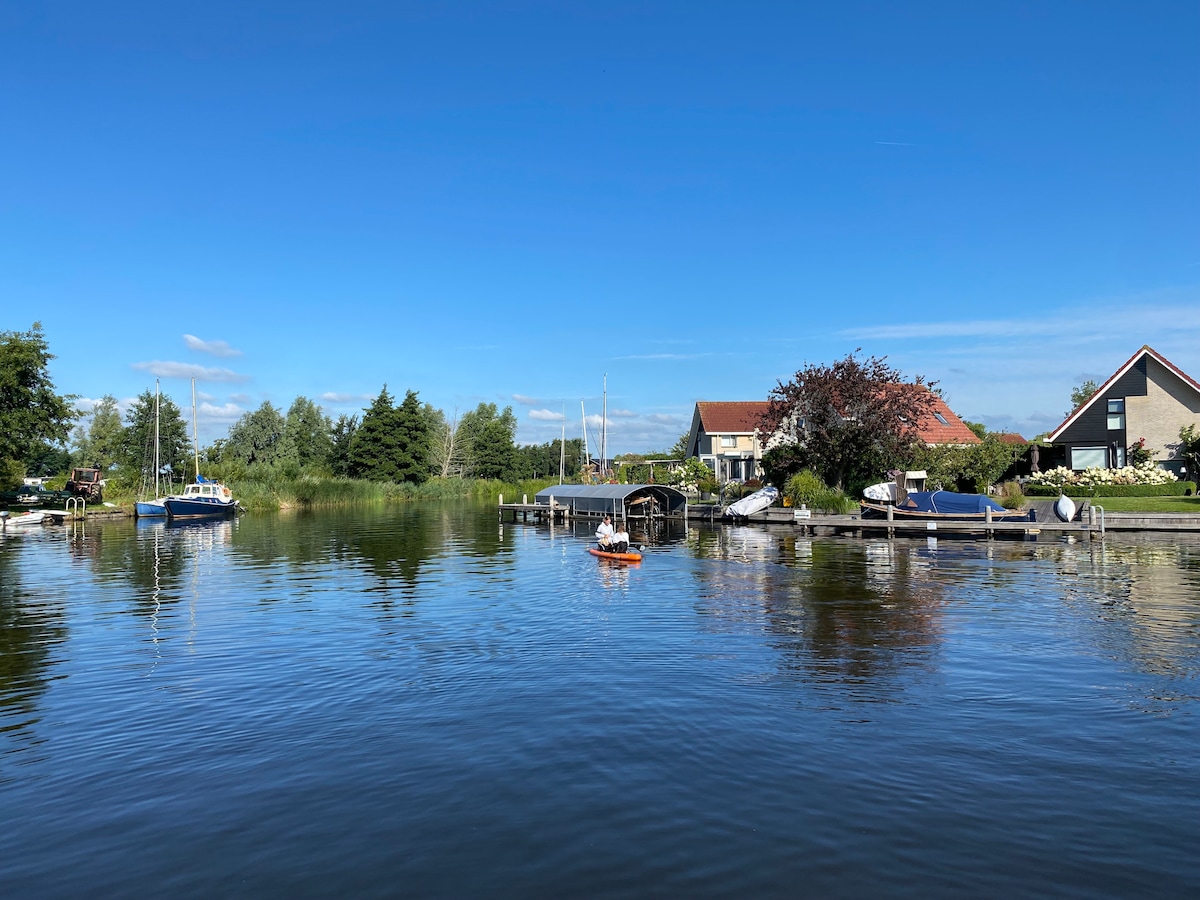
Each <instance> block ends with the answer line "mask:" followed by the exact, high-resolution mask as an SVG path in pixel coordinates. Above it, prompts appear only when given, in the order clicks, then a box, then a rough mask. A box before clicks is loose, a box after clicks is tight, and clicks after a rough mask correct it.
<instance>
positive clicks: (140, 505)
mask: <svg viewBox="0 0 1200 900" xmlns="http://www.w3.org/2000/svg"><path fill="white" fill-rule="evenodd" d="M158 413H159V389H158V379H155V380H154V499H153V500H139V501H137V503H136V504H135V505H134V508H133V514H134V515H135V516H136V517H137V518H139V519H155V518H161V517H163V516H165V515H166V514H167V507H166V506H165V505H164V501H165V500H166V498H165V497H164V496H163V495H162V494H160V493H159V492H158V474H159V470H160V469H161V468H162V465H161V463H160V461H159V435H158Z"/></svg>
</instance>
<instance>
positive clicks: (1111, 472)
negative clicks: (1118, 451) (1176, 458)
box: [1029, 462, 1179, 488]
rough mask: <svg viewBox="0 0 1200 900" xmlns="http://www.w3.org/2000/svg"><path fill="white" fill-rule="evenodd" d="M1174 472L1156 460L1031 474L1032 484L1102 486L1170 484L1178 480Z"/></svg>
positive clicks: (1051, 470)
mask: <svg viewBox="0 0 1200 900" xmlns="http://www.w3.org/2000/svg"><path fill="white" fill-rule="evenodd" d="M1178 480H1179V479H1178V478H1177V477H1176V475H1175V473H1174V472H1171V471H1168V470H1167V469H1160V468H1159V467H1158V465H1157V464H1156V463H1154V462H1144V463H1139V464H1138V465H1136V466H1122V467H1121V468H1119V469H1101V468H1098V467H1095V466H1093V467H1092V468H1090V469H1084V470H1083V471H1082V472H1074V471H1072V470H1071V469H1068V468H1067V467H1066V466H1059V467H1058V468H1057V469H1050V470H1049V471H1047V472H1035V473H1034V474H1033V475H1031V476H1029V481H1030V483H1032V484H1045V485H1049V486H1050V487H1056V488H1063V487H1084V488H1087V487H1100V486H1102V485H1110V484H1111V485H1117V484H1170V483H1171V482H1173V481H1178Z"/></svg>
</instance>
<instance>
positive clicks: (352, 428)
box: [327, 415, 358, 478]
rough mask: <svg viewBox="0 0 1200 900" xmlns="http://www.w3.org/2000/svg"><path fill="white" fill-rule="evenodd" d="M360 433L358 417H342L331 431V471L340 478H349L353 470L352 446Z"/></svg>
mask: <svg viewBox="0 0 1200 900" xmlns="http://www.w3.org/2000/svg"><path fill="white" fill-rule="evenodd" d="M356 431H358V416H347V415H340V416H338V417H337V421H336V422H334V423H333V426H332V427H331V428H330V429H329V456H328V459H327V461H328V463H329V470H330V471H331V472H332V473H333V474H334V475H336V476H338V477H339V478H348V477H350V474H351V472H352V470H353V466H351V464H350V446H351V445H352V444H353V443H354V433H355V432H356Z"/></svg>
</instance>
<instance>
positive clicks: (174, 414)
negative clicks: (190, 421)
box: [117, 390, 193, 483]
mask: <svg viewBox="0 0 1200 900" xmlns="http://www.w3.org/2000/svg"><path fill="white" fill-rule="evenodd" d="M158 459H159V465H160V466H161V467H162V468H163V470H164V472H165V473H169V474H170V475H171V476H172V477H173V478H175V479H182V480H185V481H186V480H187V478H188V475H189V474H190V473H191V471H192V468H193V463H192V438H191V435H190V434H189V433H188V425H187V422H186V421H185V420H184V418H183V414H182V413H181V412H180V410H179V407H178V406H177V405H176V403H175V401H174V400H172V399H171V398H170V397H169V396H167V395H166V394H161V395H160V396H159V398H158ZM117 462H118V464H119V465H120V466H121V468H122V469H124V470H126V472H128V473H129V474H130V476H131V477H133V478H134V480H135V481H136V480H138V477H139V476H143V475H144V476H146V480H147V481H148V482H151V483H152V482H153V480H154V392H153V391H150V390H145V391H142V393H141V394H139V395H138V396H137V398H136V399H135V400H134V401H133V403H131V404H130V405H129V409H128V410H126V411H125V431H124V435H123V441H122V443H121V450H120V453H119V454H118V457H117Z"/></svg>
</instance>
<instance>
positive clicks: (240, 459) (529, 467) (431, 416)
mask: <svg viewBox="0 0 1200 900" xmlns="http://www.w3.org/2000/svg"><path fill="white" fill-rule="evenodd" d="M155 404H156V399H155V395H154V394H153V392H151V391H145V392H144V393H142V394H141V395H140V396H139V397H138V398H137V399H136V400H135V401H134V402H133V404H132V405H131V406H130V408H129V410H128V411H127V413H126V416H125V420H124V422H122V420H121V417H120V414H119V412H118V410H117V402H116V400H115V399H114V398H113V397H111V396H109V397H105V398H104V399H103V400H101V401H100V402H99V403H98V404H97V406H96V407H95V409H94V411H93V413H92V415H91V420H90V422H89V423H88V426H87V427H86V428H85V427H84V426H83V425H80V426H79V427H77V428H76V429H75V432H74V434H73V440H72V442H73V445H74V449H73V452H72V453H71V461H72V462H74V463H75V464H77V465H89V466H96V467H98V468H101V469H103V470H104V471H106V472H108V473H110V481H115V482H116V485H114V486H115V487H118V488H121V487H124V488H127V489H134V488H136V487H137V485H138V484H140V483H142V482H145V481H149V480H152V479H153V465H154V464H153V460H154V445H155ZM157 404H158V427H157V434H158V454H159V463H160V470H161V472H162V473H163V474H165V475H167V476H170V477H173V479H174V480H175V481H179V480H185V481H186V480H190V479H191V476H192V474H193V470H194V463H193V449H192V446H191V439H190V437H189V428H188V425H187V423H186V421H185V419H184V417H183V415H182V413H181V411H180V408H179V406H178V405H177V404H176V403H175V402H174V401H173V400H172V399H171V398H170V397H169V396H167V395H165V394H164V395H161V396H160V397H159V398H158V400H157ZM516 431H517V419H516V416H515V415H514V414H513V411H512V407H505V408H504V409H503V410H500V409H498V408H497V407H496V404H494V403H480V404H479V405H478V406H477V407H475V408H474V409H472V410H470V411H469V412H466V413H464V414H462V415H461V416H460V415H457V413H456V414H455V415H453V416H451V417H447V416H446V415H445V414H444V413H443V412H442V411H441V410H440V409H437V408H435V407H434V406H432V405H431V404H428V403H421V402H420V400H419V398H418V396H417V393H416V392H415V391H408V392H407V393H406V394H405V396H404V399H403V400H402V401H401V402H399V403H396V402H395V400H394V399H393V397H392V395H391V394H390V393H389V392H388V389H387V386H386V385H384V387H383V390H382V391H381V392H380V394H379V396H378V397H376V398H375V400H374V401H373V402H372V403H371V405H370V406H369V407H368V408H367V409H365V410H364V411H363V413H362V415H361V417H360V416H358V415H350V416H347V415H342V416H338V418H337V419H336V420H334V419H331V418H330V417H329V416H328V415H326V414H325V413H324V412H322V410H321V408H320V407H319V406H318V405H317V404H316V403H315V402H314V401H312V400H310V399H308V398H307V397H297V398H296V399H295V401H293V403H292V405H291V406H290V407H289V408H288V410H287V412H286V413H284V412H282V411H281V410H279V409H276V408H275V407H274V406H273V405H272V404H271V403H270V402H265V403H263V404H262V405H261V406H260V407H259V408H258V409H256V410H254V411H252V412H247V413H246V414H245V415H243V416H242V417H241V418H240V419H238V420H237V422H235V423H234V424H233V426H232V427H231V428H230V429H229V432H228V434H227V435H226V436H225V437H224V438H221V439H218V440H216V441H214V442H213V443H212V444H211V445H210V446H208V447H206V448H204V449H202V450H201V451H200V465H201V469H202V471H203V472H204V474H205V475H207V476H209V477H218V478H221V479H222V480H224V481H225V482H226V483H230V484H233V483H245V484H246V485H247V487H248V488H251V489H253V488H252V486H253V485H255V484H263V483H272V484H278V483H281V482H296V484H297V488H296V489H297V490H298V491H301V492H303V491H304V490H313V489H314V487H313V485H315V484H318V483H325V484H327V487H326V488H324V489H327V490H331V491H334V492H335V493H345V492H346V491H347V490H350V489H349V488H347V486H346V485H347V483H348V482H351V481H353V482H364V483H377V484H394V485H407V486H409V487H410V488H411V487H412V486H418V485H423V484H425V483H426V482H429V481H431V480H436V481H443V482H454V483H455V487H453V488H450V489H449V490H450V492H451V493H452V494H454V495H455V496H459V495H461V494H462V493H463V491H464V488H463V483H464V482H467V481H473V480H481V481H484V482H497V483H505V484H509V485H512V484H516V483H519V482H521V481H525V480H528V479H537V478H548V477H551V476H553V477H555V478H557V476H558V473H559V466H560V462H561V463H562V465H563V470H564V474H565V476H566V477H567V478H569V479H572V480H574V479H575V478H576V477H577V475H578V473H579V471H580V468H581V464H582V462H583V460H582V454H581V451H582V442H581V441H580V440H579V439H578V438H574V439H570V440H568V441H566V444H565V448H564V449H562V450H560V443H561V442H560V441H557V440H555V441H550V442H547V443H545V444H535V445H530V446H517V445H516V441H515V437H516ZM305 478H307V479H308V481H307V482H305V481H303V479H305ZM331 479H333V480H336V481H332V480H331ZM335 484H336V486H334V485H335ZM304 485H307V487H305V486H304ZM426 493H429V494H432V493H436V489H432V488H431V489H429V490H427V491H426ZM284 502H287V501H286V500H285V501H284Z"/></svg>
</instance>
